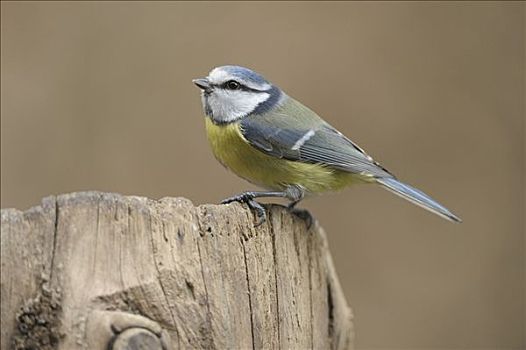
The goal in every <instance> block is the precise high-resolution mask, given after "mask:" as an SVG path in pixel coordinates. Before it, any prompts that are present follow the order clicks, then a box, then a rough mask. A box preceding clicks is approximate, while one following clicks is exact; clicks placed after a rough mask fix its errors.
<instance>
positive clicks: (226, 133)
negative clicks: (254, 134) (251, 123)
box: [205, 117, 353, 193]
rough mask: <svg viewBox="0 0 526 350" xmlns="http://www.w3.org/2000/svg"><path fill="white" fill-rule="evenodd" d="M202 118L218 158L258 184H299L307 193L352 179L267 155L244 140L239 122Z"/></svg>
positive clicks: (276, 187) (278, 187) (278, 186)
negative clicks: (222, 122)
mask: <svg viewBox="0 0 526 350" xmlns="http://www.w3.org/2000/svg"><path fill="white" fill-rule="evenodd" d="M205 120H206V131H207V136H208V140H209V142H210V145H211V147H212V151H213V153H214V156H215V157H216V158H217V160H219V161H220V162H221V163H222V164H223V165H224V166H226V167H227V168H229V169H230V170H232V171H233V172H234V173H236V174H237V175H238V176H240V177H242V178H244V179H246V180H248V181H249V182H252V183H254V184H256V185H258V186H262V187H264V188H268V189H273V190H283V189H284V188H285V187H287V186H288V185H299V186H302V187H303V188H305V190H307V192H310V193H318V192H324V191H331V190H338V189H340V188H342V187H344V186H346V185H348V184H350V182H352V181H353V176H352V175H351V174H349V173H346V172H343V171H339V170H335V169H330V168H328V167H325V166H322V165H318V164H307V163H301V162H295V161H289V160H285V159H281V158H276V157H272V156H269V155H266V154H265V153H263V152H261V151H259V150H257V149H256V148H254V147H252V146H251V145H250V144H249V143H248V142H247V141H246V140H245V139H244V137H243V135H242V134H241V129H240V125H239V123H230V124H226V125H217V124H214V123H213V122H212V121H211V120H210V118H208V117H207V118H205Z"/></svg>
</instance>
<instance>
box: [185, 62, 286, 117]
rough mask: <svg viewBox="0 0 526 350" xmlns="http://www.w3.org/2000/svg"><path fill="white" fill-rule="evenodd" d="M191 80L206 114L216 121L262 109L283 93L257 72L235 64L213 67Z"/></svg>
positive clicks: (275, 103)
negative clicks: (200, 97)
mask: <svg viewBox="0 0 526 350" xmlns="http://www.w3.org/2000/svg"><path fill="white" fill-rule="evenodd" d="M193 83H194V84H195V85H197V86H198V87H199V88H200V89H201V92H202V93H201V96H202V101H203V108H204V110H205V113H206V115H208V116H209V117H210V118H212V120H213V121H214V122H216V123H219V124H224V123H231V122H234V121H236V120H239V119H241V118H244V117H246V116H248V115H250V114H262V113H265V112H267V111H268V110H270V109H272V108H274V107H276V106H277V105H279V103H280V101H281V99H282V97H283V95H284V94H283V93H282V92H281V90H280V89H279V88H278V87H277V86H274V85H272V84H271V83H270V82H268V81H267V80H266V79H265V78H263V77H262V76H261V75H259V74H258V73H256V72H254V71H252V70H250V69H248V68H244V67H239V66H221V67H217V68H214V69H213V70H212V71H211V72H210V73H209V74H208V76H207V77H206V78H200V79H194V80H193Z"/></svg>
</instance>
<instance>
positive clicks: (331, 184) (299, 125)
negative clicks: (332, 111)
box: [193, 66, 461, 224]
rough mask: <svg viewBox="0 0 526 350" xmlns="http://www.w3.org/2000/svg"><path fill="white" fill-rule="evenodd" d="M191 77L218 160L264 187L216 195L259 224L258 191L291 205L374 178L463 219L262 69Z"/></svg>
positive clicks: (231, 68)
mask: <svg viewBox="0 0 526 350" xmlns="http://www.w3.org/2000/svg"><path fill="white" fill-rule="evenodd" d="M193 83H194V84H195V85H197V86H198V87H199V88H200V89H201V98H202V104H203V109H204V112H205V114H206V118H205V120H206V132H207V136H208V140H209V142H210V145H211V147H212V151H213V153H214V155H215V157H216V158H217V160H219V162H221V163H222V164H223V165H224V166H225V167H227V168H228V169H230V170H232V171H233V172H234V173H236V174H237V175H238V176H240V177H242V178H244V179H246V180H248V181H249V182H251V183H253V184H256V185H258V186H260V187H263V188H265V189H266V190H267V191H262V192H244V193H241V194H239V195H237V196H234V197H231V198H228V199H225V200H224V201H223V202H222V203H230V202H234V201H238V202H244V203H247V204H248V206H249V207H250V208H251V209H253V210H254V211H255V213H256V215H257V218H258V224H261V223H263V222H264V221H265V219H266V214H265V209H264V208H263V206H262V205H261V204H260V203H258V202H257V201H256V198H259V197H281V198H286V199H287V200H289V201H290V204H289V206H288V207H289V208H290V209H291V210H294V206H295V205H296V204H297V203H298V202H300V201H301V200H302V199H303V198H304V197H305V196H306V195H309V194H316V193H322V192H327V191H335V190H339V189H342V188H344V187H346V186H349V185H351V184H355V183H373V184H379V185H381V186H382V187H384V188H385V189H387V190H389V191H391V192H393V193H395V194H397V195H399V196H401V197H403V198H405V199H407V200H409V201H411V202H413V203H415V204H417V205H419V206H421V207H423V208H425V209H427V210H429V211H431V212H433V213H435V214H438V215H439V216H441V217H443V218H446V219H448V220H450V221H453V222H460V221H461V220H460V218H459V217H457V216H456V215H454V214H453V213H452V212H450V211H449V210H448V209H446V208H445V207H444V206H442V205H441V204H439V203H437V202H436V201H435V200H433V199H432V198H431V197H429V196H428V195H426V194H425V193H423V192H421V191H420V190H418V189H416V188H414V187H412V186H409V185H407V184H405V183H402V182H401V181H399V180H398V179H397V178H396V177H395V176H394V175H393V174H392V173H391V172H389V171H388V170H387V169H385V168H384V167H382V166H381V165H380V164H378V163H377V162H376V161H374V160H373V158H372V157H371V156H369V155H368V154H367V153H365V151H364V150H363V149H362V148H360V147H359V146H358V145H357V144H355V143H354V142H352V141H351V140H350V139H349V138H347V137H346V136H344V135H343V134H342V133H341V132H339V131H338V130H336V129H335V128H334V127H332V126H331V125H329V124H328V123H327V122H326V121H325V120H323V119H322V118H320V117H319V116H318V115H317V114H316V113H315V112H313V111H312V110H310V109H309V108H307V107H306V106H304V105H303V104H301V103H300V102H298V101H296V100H295V99H293V98H292V97H290V96H288V95H287V94H285V92H283V91H282V90H281V89H280V88H279V87H277V86H276V85H273V84H272V83H270V82H269V81H268V80H266V79H265V78H264V77H262V76H261V75H260V74H258V73H256V72H254V71H252V70H250V69H248V68H244V67H239V66H222V67H217V68H215V69H213V70H212V71H211V72H210V73H209V74H208V77H206V78H200V79H195V80H193Z"/></svg>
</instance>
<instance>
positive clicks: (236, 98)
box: [208, 89, 270, 122]
mask: <svg viewBox="0 0 526 350" xmlns="http://www.w3.org/2000/svg"><path fill="white" fill-rule="evenodd" d="M269 97H270V94H268V93H266V92H260V93H254V92H250V91H239V90H235V91H229V90H221V89H216V90H215V91H214V92H213V93H212V94H210V96H208V105H209V106H210V109H211V110H212V115H213V118H214V119H215V120H217V121H220V122H231V121H234V120H236V119H239V118H242V117H244V116H246V115H248V114H250V113H252V112H253V111H254V110H255V109H256V107H257V106H258V105H259V104H260V103H263V102H265V101H266V100H267V99H268V98H269Z"/></svg>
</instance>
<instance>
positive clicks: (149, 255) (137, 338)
mask: <svg viewBox="0 0 526 350" xmlns="http://www.w3.org/2000/svg"><path fill="white" fill-rule="evenodd" d="M268 214H269V216H268V220H267V222H266V223H265V224H263V225H261V226H260V227H254V217H253V214H252V213H251V212H250V210H248V209H247V208H246V207H245V206H243V205H241V204H238V203H235V204H230V205H220V206H218V205H202V206H198V207H195V206H194V205H193V204H192V203H191V202H190V201H189V200H187V199H184V198H164V199H161V200H150V199H147V198H141V197H133V196H121V195H118V194H109V193H98V192H86V193H73V194H65V195H59V196H56V197H48V198H45V199H44V200H43V201H42V204H41V205H40V206H37V207H34V208H31V209H29V210H27V211H25V212H21V211H18V210H15V209H5V210H2V213H1V216H2V226H1V254H2V255H1V258H2V261H1V262H2V268H1V293H2V294H1V336H2V338H1V346H2V349H67V350H69V349H94V350H98V349H100V350H103V349H188V348H191V349H256V348H257V349H278V348H281V349H351V348H352V337H353V333H352V323H351V318H352V316H351V311H350V309H349V307H348V306H347V303H346V301H345V298H344V296H343V293H342V290H341V287H340V285H339V282H338V279H337V276H336V273H335V270H334V267H333V263H332V260H331V256H330V253H329V250H328V246H327V240H326V237H325V234H324V232H323V230H322V229H321V228H320V227H319V226H318V225H317V224H316V223H315V224H314V225H312V227H311V228H310V229H308V228H307V227H306V224H305V222H304V221H302V220H300V219H299V218H297V217H295V216H294V215H291V214H289V212H288V211H287V210H286V209H284V208H283V207H281V206H278V205H273V206H269V207H268Z"/></svg>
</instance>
